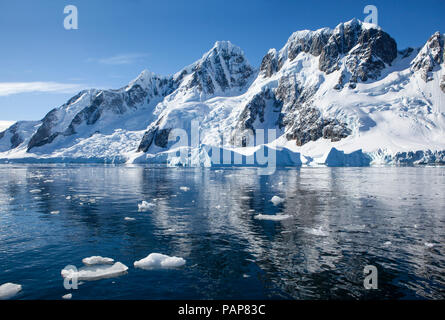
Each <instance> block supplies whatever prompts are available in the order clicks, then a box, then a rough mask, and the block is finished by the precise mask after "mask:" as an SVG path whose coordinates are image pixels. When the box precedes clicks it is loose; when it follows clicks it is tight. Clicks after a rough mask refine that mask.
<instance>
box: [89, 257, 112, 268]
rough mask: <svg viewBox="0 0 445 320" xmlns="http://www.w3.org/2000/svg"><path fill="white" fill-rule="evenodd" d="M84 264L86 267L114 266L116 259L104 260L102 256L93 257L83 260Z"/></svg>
mask: <svg viewBox="0 0 445 320" xmlns="http://www.w3.org/2000/svg"><path fill="white" fill-rule="evenodd" d="M82 262H83V264H84V265H86V266H92V265H96V264H112V263H113V262H114V259H111V258H104V257H101V256H92V257H89V258H85V259H83V260H82Z"/></svg>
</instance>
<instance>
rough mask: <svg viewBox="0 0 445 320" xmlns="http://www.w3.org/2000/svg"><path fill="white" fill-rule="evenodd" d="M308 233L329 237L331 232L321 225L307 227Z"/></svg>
mask: <svg viewBox="0 0 445 320" xmlns="http://www.w3.org/2000/svg"><path fill="white" fill-rule="evenodd" d="M305 232H306V233H309V234H312V235H314V236H320V237H327V236H329V233H328V232H327V231H324V230H323V229H322V228H321V227H319V228H308V229H305Z"/></svg>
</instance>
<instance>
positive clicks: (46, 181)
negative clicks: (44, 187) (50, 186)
mask: <svg viewBox="0 0 445 320" xmlns="http://www.w3.org/2000/svg"><path fill="white" fill-rule="evenodd" d="M53 182H54V180H51V179H48V180H45V181H43V183H53Z"/></svg>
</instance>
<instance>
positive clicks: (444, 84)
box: [440, 76, 445, 93]
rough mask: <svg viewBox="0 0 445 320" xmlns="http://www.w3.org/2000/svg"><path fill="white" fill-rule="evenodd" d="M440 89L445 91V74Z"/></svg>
mask: <svg viewBox="0 0 445 320" xmlns="http://www.w3.org/2000/svg"><path fill="white" fill-rule="evenodd" d="M440 89H442V91H443V93H445V76H443V77H442V81H441V82H440Z"/></svg>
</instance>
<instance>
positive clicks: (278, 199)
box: [270, 196, 285, 206]
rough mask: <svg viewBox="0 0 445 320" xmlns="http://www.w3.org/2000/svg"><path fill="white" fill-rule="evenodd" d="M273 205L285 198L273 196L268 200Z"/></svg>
mask: <svg viewBox="0 0 445 320" xmlns="http://www.w3.org/2000/svg"><path fill="white" fill-rule="evenodd" d="M270 201H271V202H272V203H273V204H274V205H275V206H278V205H279V204H281V203H283V202H284V201H285V200H284V199H283V198H280V197H279V196H273V197H272V199H271V200H270Z"/></svg>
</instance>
